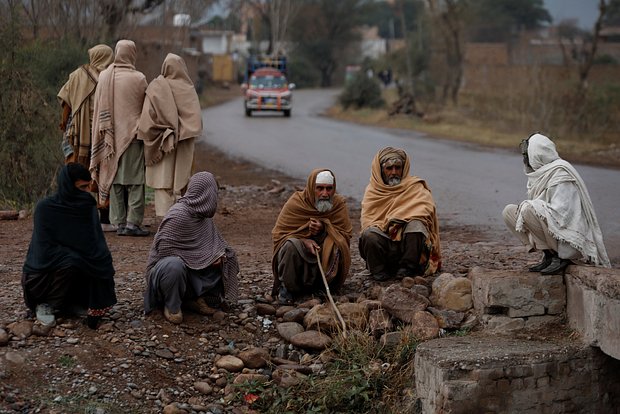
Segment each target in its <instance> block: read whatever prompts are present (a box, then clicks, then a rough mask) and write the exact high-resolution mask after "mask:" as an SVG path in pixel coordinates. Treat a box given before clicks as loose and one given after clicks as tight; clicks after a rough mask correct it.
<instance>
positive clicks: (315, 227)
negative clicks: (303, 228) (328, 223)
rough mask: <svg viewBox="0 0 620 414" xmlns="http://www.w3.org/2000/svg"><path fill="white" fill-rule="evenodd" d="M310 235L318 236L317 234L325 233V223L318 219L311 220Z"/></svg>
mask: <svg viewBox="0 0 620 414" xmlns="http://www.w3.org/2000/svg"><path fill="white" fill-rule="evenodd" d="M308 227H309V229H310V234H311V235H313V236H316V235H317V234H321V233H323V228H324V226H323V223H322V222H320V221H319V220H317V219H314V218H311V219H310V224H309V226H308Z"/></svg>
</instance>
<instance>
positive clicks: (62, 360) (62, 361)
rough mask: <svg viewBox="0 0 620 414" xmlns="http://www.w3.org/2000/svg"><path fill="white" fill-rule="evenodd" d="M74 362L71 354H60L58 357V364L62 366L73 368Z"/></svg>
mask: <svg viewBox="0 0 620 414" xmlns="http://www.w3.org/2000/svg"><path fill="white" fill-rule="evenodd" d="M75 364H76V361H75V359H74V358H73V357H72V356H71V355H67V354H64V355H61V356H60V357H58V365H60V366H61V367H64V368H73V367H74V366H75Z"/></svg>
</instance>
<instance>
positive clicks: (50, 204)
mask: <svg viewBox="0 0 620 414" xmlns="http://www.w3.org/2000/svg"><path fill="white" fill-rule="evenodd" d="M90 179H91V177H90V173H89V172H88V170H87V169H86V168H84V167H83V166H82V165H80V164H77V163H72V164H67V165H66V166H64V167H63V168H62V170H61V171H60V173H59V174H58V192H57V193H56V194H54V195H52V196H50V197H47V198H45V199H43V200H41V201H40V202H39V203H38V204H37V207H36V209H35V213H34V228H33V231H32V239H31V241H30V247H29V248H28V254H27V256H26V262H25V263H24V267H23V276H22V287H23V289H24V300H25V302H26V306H28V308H30V309H31V310H32V311H35V312H36V314H37V319H38V320H39V321H40V322H41V323H43V324H44V325H54V324H55V318H54V313H55V312H57V311H70V312H71V311H75V310H76V309H80V308H82V309H84V308H85V309H87V316H88V317H87V322H88V326H89V327H91V328H93V329H95V328H96V327H97V323H98V321H99V319H100V318H101V316H103V314H104V313H105V312H106V311H107V310H108V309H110V308H111V307H112V306H113V305H114V304H115V303H116V294H115V292H114V267H113V265H112V255H111V254H110V250H109V249H108V245H107V244H106V240H105V237H104V235H103V232H102V230H101V223H100V222H99V217H98V214H97V206H96V201H95V199H94V198H93V197H92V196H91V195H90V194H89V193H88V192H87V189H86V188H85V187H86V185H85V184H87V183H88V182H90Z"/></svg>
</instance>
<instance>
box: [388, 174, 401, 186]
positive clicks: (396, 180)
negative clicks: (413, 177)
mask: <svg viewBox="0 0 620 414" xmlns="http://www.w3.org/2000/svg"><path fill="white" fill-rule="evenodd" d="M387 184H388V185H389V186H395V185H398V184H400V177H396V176H394V177H390V178H388V182H387Z"/></svg>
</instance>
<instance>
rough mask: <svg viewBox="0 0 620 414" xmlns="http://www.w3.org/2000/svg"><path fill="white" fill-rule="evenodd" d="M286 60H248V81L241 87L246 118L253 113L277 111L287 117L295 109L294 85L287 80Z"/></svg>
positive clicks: (278, 58)
mask: <svg viewBox="0 0 620 414" xmlns="http://www.w3.org/2000/svg"><path fill="white" fill-rule="evenodd" d="M286 75H287V68H286V58H285V57H276V58H260V59H259V58H255V57H252V58H250V59H249V60H248V66H247V70H246V74H245V79H246V81H245V82H244V83H243V84H242V85H241V89H242V90H243V96H244V99H243V106H244V110H245V115H246V116H252V112H253V111H277V112H282V113H283V114H284V116H285V117H289V116H291V110H292V109H293V95H292V92H291V91H292V90H293V89H295V84H294V83H288V81H287V79H286Z"/></svg>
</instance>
